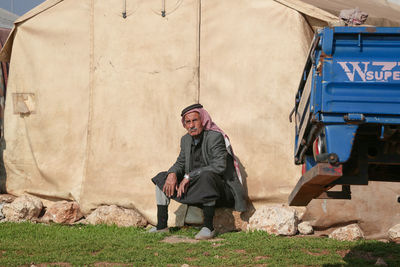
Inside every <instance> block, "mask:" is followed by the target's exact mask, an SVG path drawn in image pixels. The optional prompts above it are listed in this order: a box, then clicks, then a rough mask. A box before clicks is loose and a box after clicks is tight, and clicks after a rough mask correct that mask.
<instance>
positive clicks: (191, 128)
mask: <svg viewBox="0 0 400 267" xmlns="http://www.w3.org/2000/svg"><path fill="white" fill-rule="evenodd" d="M185 129H186V130H187V131H188V133H189V134H190V135H191V136H196V135H199V134H201V132H202V131H203V125H202V124H201V119H200V114H199V113H197V112H191V113H189V114H186V115H185Z"/></svg>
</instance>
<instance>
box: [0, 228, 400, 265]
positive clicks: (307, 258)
mask: <svg viewBox="0 0 400 267" xmlns="http://www.w3.org/2000/svg"><path fill="white" fill-rule="evenodd" d="M196 232H197V230H196V229H194V228H183V229H172V230H171V231H170V233H165V234H147V233H146V232H145V230H144V229H142V228H133V227H128V228H118V227H116V226H105V225H97V226H91V225H76V226H62V225H56V224H54V225H50V226H49V225H42V224H32V223H19V224H16V223H1V224H0V266H21V265H26V266H29V265H30V264H35V265H38V264H43V263H45V264H46V265H49V266H56V265H63V266H65V265H66V263H68V264H70V265H73V266H82V265H100V266H102V265H107V264H110V263H116V266H122V265H128V266H181V265H182V264H185V263H186V264H189V265H190V266H210V265H215V266H252V265H254V266H257V265H258V266H263V265H264V266H266V265H268V266H304V265H310V266H342V265H350V266H368V265H374V264H375V262H376V260H377V258H378V257H381V258H383V259H384V261H385V262H386V263H387V264H388V265H389V266H400V245H397V244H393V243H382V242H377V241H358V242H338V241H335V240H331V239H328V238H315V237H302V238H299V237H291V238H289V237H279V236H273V235H268V234H267V233H265V232H258V231H255V232H248V233H246V232H238V233H226V234H223V235H219V236H218V238H220V239H222V240H220V241H211V242H210V241H201V242H198V243H176V244H170V243H165V242H161V240H163V239H164V238H165V237H167V236H171V235H179V236H186V237H191V238H193V237H194V235H195V234H196Z"/></svg>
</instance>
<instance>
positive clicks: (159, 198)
mask: <svg viewBox="0 0 400 267" xmlns="http://www.w3.org/2000/svg"><path fill="white" fill-rule="evenodd" d="M156 202H157V205H163V206H164V205H166V206H168V205H169V202H170V199H169V198H168V197H167V196H166V195H165V193H164V192H163V191H162V190H161V189H160V188H159V187H158V186H157V185H156Z"/></svg>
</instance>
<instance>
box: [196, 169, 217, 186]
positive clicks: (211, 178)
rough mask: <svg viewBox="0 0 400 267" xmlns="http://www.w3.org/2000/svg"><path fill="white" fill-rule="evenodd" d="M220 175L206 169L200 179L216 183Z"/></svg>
mask: <svg viewBox="0 0 400 267" xmlns="http://www.w3.org/2000/svg"><path fill="white" fill-rule="evenodd" d="M218 177H219V176H218V174H215V173H214V172H211V171H204V172H201V173H200V181H201V182H204V183H208V184H210V183H211V184H214V183H215V179H217V178H218Z"/></svg>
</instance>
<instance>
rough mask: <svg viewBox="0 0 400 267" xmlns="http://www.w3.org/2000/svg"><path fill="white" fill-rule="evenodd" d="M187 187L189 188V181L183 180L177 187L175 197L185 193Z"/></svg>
mask: <svg viewBox="0 0 400 267" xmlns="http://www.w3.org/2000/svg"><path fill="white" fill-rule="evenodd" d="M188 186H189V179H186V178H185V179H183V180H182V182H181V183H180V185H179V188H178V194H177V195H176V196H177V197H181V196H183V194H184V193H185V192H186V189H187V187H188Z"/></svg>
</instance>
